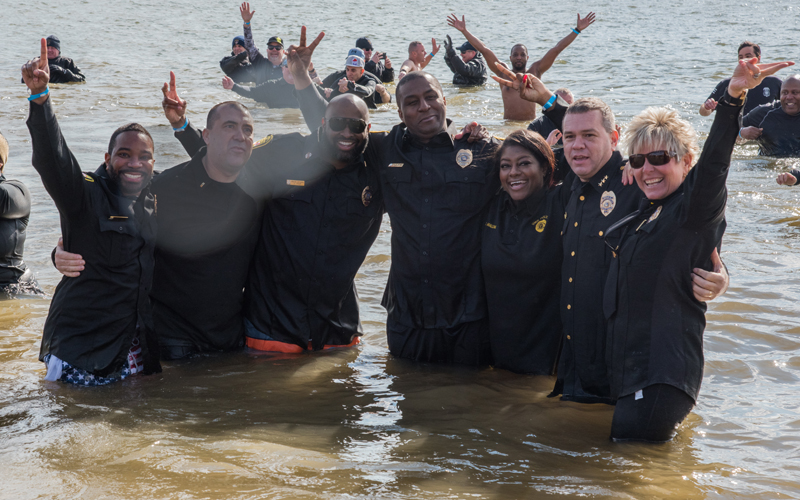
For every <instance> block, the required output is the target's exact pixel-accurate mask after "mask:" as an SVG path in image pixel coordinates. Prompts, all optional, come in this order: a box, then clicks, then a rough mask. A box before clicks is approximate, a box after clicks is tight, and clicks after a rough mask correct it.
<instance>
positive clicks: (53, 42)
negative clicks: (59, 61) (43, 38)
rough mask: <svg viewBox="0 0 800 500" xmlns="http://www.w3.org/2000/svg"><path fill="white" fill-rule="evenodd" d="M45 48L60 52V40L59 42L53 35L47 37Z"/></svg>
mask: <svg viewBox="0 0 800 500" xmlns="http://www.w3.org/2000/svg"><path fill="white" fill-rule="evenodd" d="M47 46H48V47H53V48H54V49H56V50H57V51H59V52H61V40H59V39H58V37H57V36H55V35H50V36H48V37H47Z"/></svg>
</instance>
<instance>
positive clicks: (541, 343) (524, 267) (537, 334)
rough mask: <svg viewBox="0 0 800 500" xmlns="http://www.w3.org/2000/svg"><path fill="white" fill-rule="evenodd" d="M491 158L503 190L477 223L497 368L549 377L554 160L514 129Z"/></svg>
mask: <svg viewBox="0 0 800 500" xmlns="http://www.w3.org/2000/svg"><path fill="white" fill-rule="evenodd" d="M495 161H496V163H497V167H498V170H499V173H500V184H501V186H502V190H501V191H500V192H499V193H498V194H497V196H496V197H495V198H494V200H493V201H492V204H491V205H490V207H489V211H488V213H487V218H486V223H485V224H484V227H483V235H482V238H483V240H482V248H481V265H482V268H483V277H484V281H485V286H486V296H487V303H488V307H489V326H490V332H491V333H490V338H491V346H492V355H493V357H494V363H495V366H496V367H498V368H505V369H507V370H511V371H513V372H517V373H531V374H537V375H552V374H553V371H554V368H555V364H556V359H557V357H558V352H559V347H560V343H561V318H560V316H559V300H560V292H559V290H560V288H561V287H560V282H561V258H562V250H561V229H562V228H561V222H563V215H562V214H563V213H564V205H565V203H566V199H564V197H563V195H562V191H566V193H565V194H566V195H567V196H568V195H569V191H568V190H563V189H561V187H560V186H558V187H555V188H554V186H553V185H554V166H555V158H554V157H553V152H552V151H551V149H550V146H548V144H547V142H545V140H544V139H543V138H542V136H540V135H539V134H537V133H535V132H531V131H529V130H517V131H515V132H512V133H511V134H510V135H509V136H508V137H507V138H506V139H505V141H504V142H503V145H502V146H501V147H500V149H498V150H497V153H496V155H495Z"/></svg>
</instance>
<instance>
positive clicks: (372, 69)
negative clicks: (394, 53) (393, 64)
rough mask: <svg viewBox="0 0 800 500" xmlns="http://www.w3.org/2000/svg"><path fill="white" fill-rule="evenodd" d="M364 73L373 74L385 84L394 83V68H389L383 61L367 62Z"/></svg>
mask: <svg viewBox="0 0 800 500" xmlns="http://www.w3.org/2000/svg"><path fill="white" fill-rule="evenodd" d="M364 71H366V72H367V73H371V74H372V75H373V76H375V78H377V79H378V80H380V81H382V82H383V83H392V82H393V81H394V68H387V67H386V63H385V62H384V61H383V60H380V61H378V62H373V61H372V60H369V61H367V62H366V63H364Z"/></svg>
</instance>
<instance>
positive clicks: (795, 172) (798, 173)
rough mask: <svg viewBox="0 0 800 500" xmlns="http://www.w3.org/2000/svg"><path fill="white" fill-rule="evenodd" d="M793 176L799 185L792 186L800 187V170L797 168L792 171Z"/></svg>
mask: <svg viewBox="0 0 800 500" xmlns="http://www.w3.org/2000/svg"><path fill="white" fill-rule="evenodd" d="M792 175H793V176H794V177H795V179H798V182H797V184H792V186H797V185H800V170H798V169H796V168H793V169H792Z"/></svg>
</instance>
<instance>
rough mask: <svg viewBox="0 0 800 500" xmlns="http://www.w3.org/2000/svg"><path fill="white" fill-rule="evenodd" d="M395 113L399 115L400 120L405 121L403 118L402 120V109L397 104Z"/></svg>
mask: <svg viewBox="0 0 800 500" xmlns="http://www.w3.org/2000/svg"><path fill="white" fill-rule="evenodd" d="M397 115H398V116H399V117H400V121H401V122H403V123H405V120H403V109H402V108H401V107H400V106H399V105H398V106H397Z"/></svg>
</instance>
